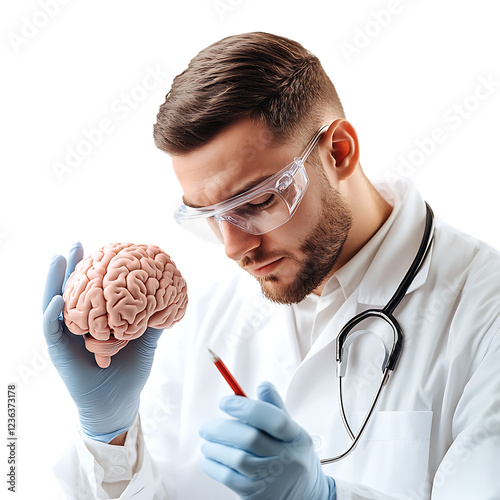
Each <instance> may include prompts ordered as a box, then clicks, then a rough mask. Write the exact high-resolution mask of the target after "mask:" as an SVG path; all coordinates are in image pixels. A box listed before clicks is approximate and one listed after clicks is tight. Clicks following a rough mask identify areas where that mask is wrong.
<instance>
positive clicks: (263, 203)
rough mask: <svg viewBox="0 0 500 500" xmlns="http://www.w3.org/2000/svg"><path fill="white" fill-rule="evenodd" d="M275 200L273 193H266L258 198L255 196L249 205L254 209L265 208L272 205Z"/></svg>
mask: <svg viewBox="0 0 500 500" xmlns="http://www.w3.org/2000/svg"><path fill="white" fill-rule="evenodd" d="M274 201H275V196H274V194H272V193H266V194H264V195H262V196H260V197H258V198H254V199H253V200H252V201H251V203H248V206H249V207H250V208H252V209H260V210H264V209H266V208H268V207H270V206H271V205H272V204H273V203H274Z"/></svg>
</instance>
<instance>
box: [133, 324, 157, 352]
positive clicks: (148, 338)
mask: <svg viewBox="0 0 500 500" xmlns="http://www.w3.org/2000/svg"><path fill="white" fill-rule="evenodd" d="M162 333H163V328H153V327H151V326H148V327H147V328H146V330H145V331H144V333H143V334H142V335H141V336H140V337H139V338H138V339H136V340H135V342H137V341H138V340H140V341H141V344H143V345H144V347H148V348H151V349H156V346H157V344H158V339H159V338H160V335H161V334H162Z"/></svg>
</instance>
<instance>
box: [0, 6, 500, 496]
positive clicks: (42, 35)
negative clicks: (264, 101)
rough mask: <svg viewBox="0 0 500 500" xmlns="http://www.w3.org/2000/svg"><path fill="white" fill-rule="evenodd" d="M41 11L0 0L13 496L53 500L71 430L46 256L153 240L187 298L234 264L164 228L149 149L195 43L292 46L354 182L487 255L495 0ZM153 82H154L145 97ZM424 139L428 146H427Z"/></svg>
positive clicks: (169, 184)
mask: <svg viewBox="0 0 500 500" xmlns="http://www.w3.org/2000/svg"><path fill="white" fill-rule="evenodd" d="M7 3H8V5H6V4H7ZM42 5H44V0H38V1H35V0H30V1H26V0H23V1H17V2H3V3H2V7H1V10H2V12H1V13H0V29H1V35H2V38H1V42H0V52H1V56H2V57H1V61H2V64H1V68H2V78H1V82H0V85H2V92H1V93H0V99H1V108H0V109H1V127H2V130H1V137H2V147H1V148H0V154H1V163H0V164H1V179H0V188H1V193H0V265H1V270H0V277H1V278H0V279H1V289H0V293H1V295H0V307H1V335H2V339H5V340H7V343H5V342H4V343H3V355H4V360H3V361H2V370H5V371H6V372H5V374H4V376H3V378H4V385H3V389H2V390H3V391H4V393H5V395H6V392H7V391H6V385H7V383H16V384H17V393H18V415H19V417H18V437H19V441H18V448H17V453H18V459H19V464H18V478H17V479H18V494H17V497H16V498H22V499H28V498H44V499H45V498H47V499H49V498H50V499H55V498H62V497H61V492H60V490H59V486H58V484H57V482H56V480H55V479H54V476H53V473H52V467H53V464H54V463H55V462H56V460H57V458H58V457H59V456H60V454H61V453H62V451H63V450H64V449H65V448H66V447H67V446H68V444H69V442H70V440H71V438H72V435H73V432H74V428H75V422H76V417H75V410H74V408H73V404H72V402H71V400H70V398H69V396H68V394H67V392H66V390H65V388H64V386H63V384H62V382H60V380H59V378H58V376H57V374H56V372H55V370H54V369H53V368H52V366H51V365H50V364H49V362H48V361H47V359H46V353H45V350H44V343H43V335H42V330H41V297H42V291H43V286H44V281H45V275H46V272H47V267H48V263H49V261H50V259H51V257H52V256H53V255H54V254H57V253H62V254H65V255H66V254H67V251H68V250H69V247H70V246H71V244H72V243H73V242H75V241H78V240H80V241H82V242H83V244H84V248H85V249H86V252H87V253H88V252H89V251H93V250H95V249H96V248H98V247H100V246H102V245H104V244H106V243H108V242H114V241H133V242H137V243H154V244H157V245H159V246H161V247H163V248H164V249H165V250H166V251H167V252H168V253H169V254H170V255H171V256H172V258H173V259H174V260H175V262H176V263H177V265H178V267H179V268H180V270H181V271H182V273H183V274H184V276H185V277H186V279H187V281H188V284H189V287H190V288H191V289H194V288H196V287H197V286H199V285H200V284H201V283H202V282H204V281H206V280H209V279H210V278H211V277H213V276H214V275H215V274H217V273H219V272H221V271H224V270H225V269H233V267H234V266H235V264H233V263H232V262H229V261H228V259H226V258H225V257H224V255H223V251H222V248H218V247H212V246H209V247H205V246H200V245H199V244H198V243H197V242H196V241H195V240H193V239H191V238H190V237H189V236H188V235H186V234H184V233H183V232H182V231H180V230H179V229H178V228H177V227H176V226H175V224H174V222H173V219H172V213H173V211H174V209H175V208H176V206H177V205H178V203H179V199H180V196H181V192H180V190H179V188H178V186H177V182H176V179H175V177H174V176H173V174H172V170H171V165H170V161H169V158H168V157H167V156H166V155H165V154H163V153H161V152H160V151H158V150H157V149H156V148H155V146H154V143H153V139H152V127H153V123H154V122H155V119H156V114H157V112H158V107H159V105H160V104H161V103H162V102H163V101H164V97H165V94H166V93H167V91H168V89H169V87H170V84H171V81H172V78H173V77H174V76H175V75H176V74H178V73H180V72H181V71H183V70H184V69H185V67H186V66H187V64H188V62H189V60H190V58H191V57H192V56H194V55H195V54H196V53H197V52H198V51H199V50H201V49H202V48H204V47H205V46H207V45H208V44H210V43H212V42H215V41H217V40H219V39H220V38H222V37H224V36H228V35H231V34H236V33H242V32H247V31H256V30H260V31H270V32H273V33H276V34H280V35H284V36H288V37H290V38H294V39H296V40H297V41H299V42H301V43H302V44H303V45H304V46H305V47H307V48H308V49H309V50H311V51H312V52H314V53H315V54H316V55H317V56H318V57H319V58H320V60H321V61H322V62H323V65H324V67H325V69H326V70H327V72H328V73H329V75H330V76H331V79H332V80H333V82H334V83H335V85H336V87H337V91H338V93H339V95H340V98H341V100H342V101H343V104H344V107H345V110H346V114H347V118H348V119H349V120H350V121H351V123H352V124H353V125H354V127H355V128H356V130H357V132H358V135H359V139H360V144H361V163H362V166H363V168H364V170H365V172H366V173H367V175H368V176H369V177H370V178H376V177H384V176H386V175H388V173H389V172H399V173H400V174H402V175H405V176H408V177H411V179H412V180H413V181H414V182H415V183H416V184H417V186H418V188H419V189H420V191H421V192H422V193H423V196H424V197H425V199H427V200H428V201H429V202H430V204H431V205H432V207H433V209H434V211H435V213H436V215H438V216H440V217H441V218H443V219H444V220H446V221H447V222H449V223H450V224H452V225H454V226H456V227H458V228H459V229H461V230H463V231H464V232H467V233H470V234H472V235H474V236H476V237H478V238H480V239H482V240H484V241H486V242H488V243H489V244H491V245H493V246H495V247H497V248H500V225H499V223H498V215H499V212H500V201H499V198H498V194H497V193H498V188H497V183H498V179H499V175H498V169H499V166H500V161H499V152H498V140H499V136H500V125H499V118H498V117H499V116H500V97H499V96H500V68H499V48H500V31H499V29H498V19H499V12H498V8H497V7H498V2H496V1H495V0H474V1H460V0H458V1H457V0H440V1H439V2H436V1H432V0H381V1H373V2H360V1H356V2H349V1H342V2H340V1H328V2H326V1H319V0H309V1H308V2H298V1H296V0H293V1H292V0H287V1H284V0H279V1H274V2H270V1H268V0H267V1H263V0H219V1H213V0H196V1H187V2H180V1H175V2H172V1H167V0H164V1H159V0H144V1H141V2H131V1H127V0H120V1H117V0H114V1H109V0H108V1H105V2H103V1H97V0H86V1H85V2H84V1H77V0H64V5H63V2H62V0H59V1H58V0H46V7H45V10H46V11H48V12H50V15H49V14H44V8H42ZM391 11H392V12H391ZM149 71H155V72H156V74H157V81H156V85H152V84H151V82H152V81H153V80H149V83H150V85H148V87H149V89H148V90H145V89H144V88H141V86H142V82H143V80H144V78H145V77H146V75H147V74H148V72H149ZM488 80H489V81H490V82H492V83H490V85H491V88H490V90H487V88H486V87H484V84H481V82H482V81H488ZM153 86H154V88H151V87H153ZM476 92H479V94H478V95H479V96H480V97H481V99H480V100H479V99H477V98H476V97H475V93H476ZM127 95H128V96H130V97H129V98H130V99H131V100H130V101H129V104H127V103H126V101H125V99H127V98H126V97H124V96H127ZM459 108H463V110H464V114H467V116H460V115H459V114H458V113H459V112H458V109H459ZM103 119H104V120H107V122H108V124H111V126H108V129H109V128H112V130H111V131H108V132H107V133H105V134H103V137H102V140H101V142H100V143H99V144H96V145H92V146H91V147H90V149H89V148H87V149H86V150H85V146H82V141H85V140H86V138H85V134H86V132H90V131H92V130H93V129H96V128H97V127H99V125H100V123H101V122H102V120H103ZM435 129H441V135H440V143H439V144H431V143H430V141H431V140H432V137H433V134H434V133H435V132H434V131H435ZM418 143H420V144H421V145H422V144H425V145H426V146H425V147H424V146H420V147H421V148H423V149H426V151H425V152H422V151H421V152H419V146H418ZM79 145H80V147H81V148H83V149H84V150H85V152H86V156H85V157H84V158H82V159H81V161H80V163H79V164H78V165H75V166H73V168H71V169H70V171H68V172H65V173H63V174H62V175H59V176H58V175H56V171H55V170H54V164H55V163H57V162H59V163H61V164H62V163H65V162H66V156H67V155H68V148H73V149H76V148H77V147H78V146H79ZM404 160H406V161H407V162H410V163H409V164H408V163H407V164H406V166H403V163H404ZM452 256H453V248H450V258H451V257H452ZM4 367H5V368H4ZM5 397H6V396H5ZM3 408H5V406H3ZM4 411H5V410H4ZM1 421H2V422H4V424H3V425H6V417H3V418H2V419H1ZM5 434H6V432H5ZM3 449H4V452H3V453H4V454H5V458H3V457H2V456H1V455H0V461H1V462H2V464H5V465H4V467H3V468H2V469H1V470H2V471H3V470H5V472H6V470H7V464H6V463H7V451H8V450H7V448H6V447H5V446H3ZM4 474H5V473H2V477H3V478H4V480H3V481H2V485H0V488H1V489H2V493H1V494H2V497H3V492H4V491H6V488H7V484H6V482H4V481H5V477H6V476H5V475H4Z"/></svg>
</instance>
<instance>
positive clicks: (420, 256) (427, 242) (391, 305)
mask: <svg viewBox="0 0 500 500" xmlns="http://www.w3.org/2000/svg"><path fill="white" fill-rule="evenodd" d="M425 206H426V209H427V214H426V219H425V229H424V235H423V237H422V242H421V243H420V247H419V249H418V252H417V255H416V256H415V259H414V260H413V262H412V264H411V266H410V268H409V269H408V271H407V272H406V275H405V277H404V278H403V280H402V281H401V283H400V285H399V287H398V289H397V290H396V292H395V293H394V295H393V296H392V297H391V299H390V300H389V302H388V303H387V304H386V305H385V307H383V308H382V309H368V310H366V311H363V312H362V313H360V314H358V315H356V316H355V317H354V318H352V319H351V320H350V321H349V322H348V323H347V324H346V325H345V326H344V328H342V330H341V331H340V333H339V334H338V336H337V340H336V350H335V351H336V359H337V381H338V397H339V408H340V414H341V417H342V422H343V424H344V427H345V429H346V431H347V433H348V434H349V437H350V438H351V441H352V443H351V445H350V447H349V448H348V449H347V450H346V451H345V452H344V453H342V454H341V455H337V456H336V457H332V458H324V459H322V460H321V465H326V464H331V463H333V462H337V461H338V460H341V459H343V458H345V457H347V455H349V454H350V453H351V452H352V451H353V450H354V448H356V446H357V444H358V442H359V440H360V438H361V436H362V434H363V432H364V431H365V429H366V426H367V425H368V422H369V421H370V418H371V416H372V414H373V411H374V409H375V406H376V404H377V401H378V400H379V397H380V393H381V392H382V388H383V387H384V386H385V385H386V384H387V382H388V380H389V376H390V372H392V371H394V369H395V368H396V365H397V363H398V359H399V357H400V355H401V351H402V349H403V330H402V328H401V326H400V325H399V323H398V321H397V320H396V318H395V317H394V316H393V313H394V310H395V309H396V307H398V305H399V303H400V302H401V300H403V297H404V296H405V294H406V292H407V290H408V288H409V287H410V285H411V284H412V282H413V280H414V279H415V277H416V276H417V274H418V273H419V271H420V269H421V267H422V265H423V263H424V262H425V259H426V258H427V255H428V254H429V251H430V248H431V245H432V241H433V239H434V214H433V213H432V209H431V207H430V206H429V205H428V204H427V203H425ZM367 318H377V319H382V320H384V321H385V322H386V323H387V324H388V325H389V326H390V327H391V329H392V334H393V342H392V349H391V352H390V354H388V355H386V356H385V359H384V361H383V363H382V379H381V381H380V384H379V386H378V389H377V392H376V393H375V397H374V398H373V400H372V403H371V406H370V409H369V410H368V413H367V414H366V416H365V418H364V420H363V422H362V423H361V426H360V427H359V430H358V434H357V435H354V433H353V432H352V430H351V426H350V425H349V422H348V420H347V417H346V414H345V409H344V399H343V397H342V378H343V377H344V376H345V374H346V365H347V361H346V359H347V349H348V346H347V343H346V341H347V339H348V338H349V337H350V336H351V335H352V334H354V333H356V332H353V329H354V327H355V326H357V325H359V324H360V323H361V322H362V321H365V320H366V319H367Z"/></svg>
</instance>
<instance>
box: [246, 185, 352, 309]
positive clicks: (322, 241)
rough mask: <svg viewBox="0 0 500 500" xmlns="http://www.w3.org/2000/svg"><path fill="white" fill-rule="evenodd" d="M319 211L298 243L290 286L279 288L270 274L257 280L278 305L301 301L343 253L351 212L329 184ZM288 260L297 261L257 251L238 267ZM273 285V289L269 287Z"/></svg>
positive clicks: (350, 224) (284, 252)
mask: <svg viewBox="0 0 500 500" xmlns="http://www.w3.org/2000/svg"><path fill="white" fill-rule="evenodd" d="M323 186H324V189H323V192H322V196H321V199H322V210H321V214H320V218H319V220H318V222H317V224H316V226H315V227H314V228H313V229H312V230H311V231H310V233H309V234H308V235H307V236H306V238H304V240H302V241H301V243H300V252H301V254H302V255H303V257H302V258H300V261H299V264H300V269H299V271H298V273H297V275H296V277H295V279H294V280H293V282H292V283H291V284H289V285H279V281H280V279H279V277H278V276H276V275H274V274H269V275H268V276H264V277H261V278H256V279H257V281H258V282H259V283H260V286H261V289H262V293H263V295H264V296H265V297H266V298H267V299H269V300H271V301H273V302H275V303H278V304H297V303H299V302H301V301H302V300H304V299H305V298H306V297H307V295H309V294H310V293H312V292H313V291H314V290H315V289H316V288H318V286H320V285H321V283H323V281H324V280H325V279H326V277H327V276H328V274H329V273H330V271H331V270H332V268H333V266H334V265H335V263H336V262H337V259H338V258H339V255H340V254H341V252H342V249H343V247H344V244H345V242H346V239H347V236H348V234H349V231H350V229H351V226H352V215H351V211H350V210H349V207H348V205H347V203H346V202H345V200H344V199H343V197H342V195H341V194H340V192H339V191H337V190H336V189H335V188H333V187H331V186H330V185H329V184H327V185H325V184H323ZM279 257H288V258H290V259H292V260H295V261H298V259H297V257H296V256H295V255H293V254H292V253H290V252H287V251H283V252H273V253H272V254H264V253H262V252H259V251H257V252H256V253H255V254H254V255H253V258H251V259H250V258H249V257H244V259H243V260H242V261H241V263H240V265H241V266H242V267H245V266H246V265H249V264H250V263H252V262H255V263H258V262H265V261H266V260H271V259H273V258H279ZM269 283H273V284H274V286H269Z"/></svg>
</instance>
